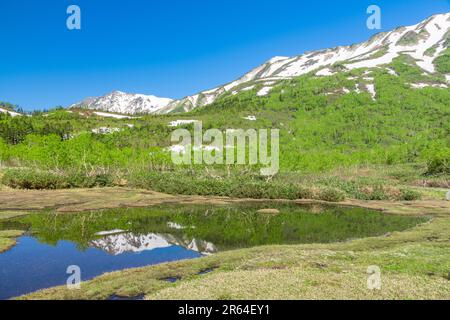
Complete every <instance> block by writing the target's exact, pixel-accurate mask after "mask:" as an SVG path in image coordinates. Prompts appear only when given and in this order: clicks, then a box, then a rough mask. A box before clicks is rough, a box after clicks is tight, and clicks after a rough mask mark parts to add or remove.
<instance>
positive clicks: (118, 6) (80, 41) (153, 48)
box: [0, 0, 450, 110]
mask: <svg viewBox="0 0 450 320" xmlns="http://www.w3.org/2000/svg"><path fill="white" fill-rule="evenodd" d="M71 4H76V5H78V6H79V7H80V8H81V14H82V17H81V18H82V29H81V30H74V31H69V30H68V29H67V28H66V19H67V17H68V15H67V14H66V9H67V7H68V6H69V5H71ZM371 4H377V5H379V6H380V7H381V9H382V27H383V29H382V30H390V29H392V28H394V27H397V26H400V25H410V24H415V23H417V22H419V21H421V20H423V19H425V18H427V17H428V16H430V15H432V14H434V13H442V12H448V11H450V4H449V1H447V0H426V1H425V0H396V1H392V0H387V1H376V0H370V1H365V0H341V1H332V0H330V1H324V0H316V1H310V0H309V1H301V0H276V1H269V0H227V1H219V0H160V1H156V0H127V1H119V0H114V1H111V0H70V1H68V0H40V1H36V0H2V1H1V2H0V101H8V102H11V103H15V104H19V105H20V106H22V107H23V108H24V109H26V110H32V109H44V108H51V107H54V106H57V105H64V106H67V105H69V104H71V103H74V102H77V101H79V100H81V99H83V98H85V97H87V96H99V95H103V94H106V93H108V92H111V91H113V90H122V91H127V92H132V93H145V94H154V95H157V96H161V97H171V98H181V97H183V96H186V95H190V94H194V93H196V92H198V91H201V90H205V89H209V88H212V87H215V86H217V85H220V84H223V83H226V82H229V81H230V80H233V79H235V78H237V77H239V76H240V75H242V74H243V73H245V72H247V71H248V70H250V69H252V68H253V67H256V66H257V65H259V64H261V63H263V62H264V61H266V60H268V59H270V58H271V57H273V56H278V55H283V56H292V55H298V54H300V53H303V52H304V51H309V50H315V49H322V48H328V47H333V46H336V45H347V44H352V43H356V42H360V41H365V40H367V38H368V37H370V36H371V35H373V34H374V33H377V32H378V31H376V30H368V29H367V28H366V19H367V17H368V15H367V14H366V9H367V7H368V6H369V5H371Z"/></svg>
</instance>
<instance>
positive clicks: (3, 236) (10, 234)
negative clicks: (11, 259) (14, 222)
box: [0, 230, 23, 253]
mask: <svg viewBox="0 0 450 320" xmlns="http://www.w3.org/2000/svg"><path fill="white" fill-rule="evenodd" d="M22 234H23V231H20V230H6V231H0V253H2V252H4V251H7V250H8V249H10V248H11V247H13V246H14V245H15V244H16V240H15V238H17V237H20V236H21V235H22Z"/></svg>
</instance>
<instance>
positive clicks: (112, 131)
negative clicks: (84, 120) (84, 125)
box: [91, 127, 120, 134]
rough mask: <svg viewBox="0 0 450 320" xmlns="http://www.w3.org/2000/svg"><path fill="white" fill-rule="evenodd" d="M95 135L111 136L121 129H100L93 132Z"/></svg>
mask: <svg viewBox="0 0 450 320" xmlns="http://www.w3.org/2000/svg"><path fill="white" fill-rule="evenodd" d="M91 131H92V132H93V133H95V134H110V133H114V132H119V131H120V128H108V127H100V128H95V129H92V130H91Z"/></svg>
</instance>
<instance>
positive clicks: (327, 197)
mask: <svg viewBox="0 0 450 320" xmlns="http://www.w3.org/2000/svg"><path fill="white" fill-rule="evenodd" d="M318 199H319V200H323V201H328V202H340V201H344V200H345V194H344V193H343V192H342V191H340V190H338V189H334V188H326V189H322V190H320V192H319V194H318Z"/></svg>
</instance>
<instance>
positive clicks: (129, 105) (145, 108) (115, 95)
mask: <svg viewBox="0 0 450 320" xmlns="http://www.w3.org/2000/svg"><path fill="white" fill-rule="evenodd" d="M172 101H173V100H172V99H169V98H159V97H155V96H152V95H150V96H147V95H143V94H131V93H125V92H121V91H114V92H111V93H110V94H107V95H105V96H103V97H98V98H87V99H85V100H84V101H82V102H79V103H76V104H74V105H72V106H70V108H86V109H91V110H99V111H106V112H114V113H120V114H139V113H155V112H157V111H159V110H160V109H162V108H164V107H166V106H167V105H168V104H169V103H170V102H172Z"/></svg>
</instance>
